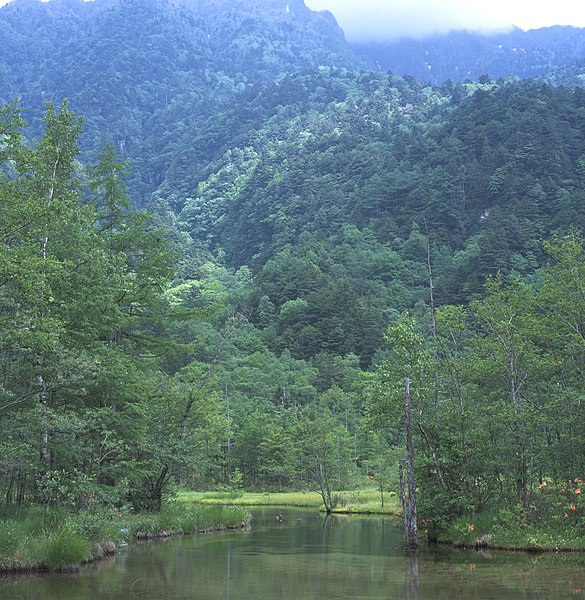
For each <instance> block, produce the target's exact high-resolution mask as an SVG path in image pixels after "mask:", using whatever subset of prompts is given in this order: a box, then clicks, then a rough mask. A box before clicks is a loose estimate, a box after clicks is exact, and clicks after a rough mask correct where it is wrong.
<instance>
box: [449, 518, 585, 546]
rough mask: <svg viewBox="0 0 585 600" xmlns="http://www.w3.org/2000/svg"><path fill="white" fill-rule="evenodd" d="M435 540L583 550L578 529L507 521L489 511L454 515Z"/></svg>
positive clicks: (455, 542) (457, 543)
mask: <svg viewBox="0 0 585 600" xmlns="http://www.w3.org/2000/svg"><path fill="white" fill-rule="evenodd" d="M438 541H439V542H442V543H452V544H454V545H456V546H461V547H476V548H478V547H485V548H492V549H500V550H523V551H529V552H545V551H555V552H558V551H583V550H585V536H583V535H582V534H580V531H579V529H575V528H571V527H559V526H556V525H553V524H550V525H548V526H546V525H537V524H530V523H522V522H516V523H509V522H507V521H506V520H503V519H502V518H501V515H496V514H493V513H483V514H479V515H473V516H467V517H461V518H459V519H457V520H456V521H455V522H454V523H453V524H452V525H451V527H449V529H447V530H446V531H444V532H442V533H441V535H440V536H439V540H438Z"/></svg>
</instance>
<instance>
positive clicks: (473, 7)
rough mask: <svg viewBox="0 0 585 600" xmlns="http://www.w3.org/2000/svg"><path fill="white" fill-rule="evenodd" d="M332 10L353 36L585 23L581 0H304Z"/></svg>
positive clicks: (392, 36)
mask: <svg viewBox="0 0 585 600" xmlns="http://www.w3.org/2000/svg"><path fill="white" fill-rule="evenodd" d="M305 4H306V5H307V6H308V7H309V8H311V9H312V10H329V11H331V12H332V13H333V14H334V15H335V17H336V19H337V22H338V23H339V25H340V26H341V27H342V28H343V30H344V31H345V35H346V37H347V39H348V40H350V41H361V40H363V39H395V38H398V37H407V36H414V37H423V36H425V35H429V34H432V33H439V32H446V31H449V30H451V29H471V30H477V31H494V30H498V29H502V30H503V29H507V28H510V27H511V26H512V25H515V26H517V27H520V28H521V29H536V28H538V27H548V26H550V25H574V26H575V27H585V2H583V0H305Z"/></svg>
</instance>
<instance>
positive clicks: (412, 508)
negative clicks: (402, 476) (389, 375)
mask: <svg viewBox="0 0 585 600" xmlns="http://www.w3.org/2000/svg"><path fill="white" fill-rule="evenodd" d="M404 412H405V414H406V479H407V488H408V497H407V499H406V509H407V510H406V511H405V520H404V546H405V547H406V549H407V550H410V551H412V550H416V549H417V547H418V539H417V515H416V482H415V478H414V440H413V436H412V433H413V432H412V404H411V401H410V379H408V377H407V378H405V380H404Z"/></svg>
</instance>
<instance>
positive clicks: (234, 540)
mask: <svg viewBox="0 0 585 600" xmlns="http://www.w3.org/2000/svg"><path fill="white" fill-rule="evenodd" d="M253 515H254V519H253V524H252V527H251V528H250V529H249V530H247V531H243V532H241V531H236V532H228V533H224V534H209V535H196V536H188V537H184V538H174V539H171V540H168V541H165V542H151V543H146V544H133V545H130V546H129V547H127V548H125V549H123V551H122V552H121V553H120V554H119V555H118V556H117V557H115V558H112V559H109V560H106V561H102V562H99V563H95V564H92V565H88V566H87V567H85V568H84V569H83V570H82V572H81V574H78V575H66V576H63V575H32V576H31V575H27V576H17V577H13V576H11V577H5V578H3V579H0V598H2V599H4V598H5V599H7V600H37V599H41V598H42V599H43V600H86V599H87V600H90V599H91V600H122V599H124V600H129V599H136V598H147V599H148V600H163V599H164V600H178V599H181V600H185V599H189V600H297V599H299V600H300V599H302V600H317V599H319V600H323V599H347V600H362V599H363V600H366V599H367V600H374V599H376V600H382V599H384V600H390V599H406V600H423V599H425V600H426V599H429V600H430V599H433V600H440V599H449V600H451V599H454V598H474V599H480V600H487V599H512V598H514V599H523V598H525V599H531V600H534V599H551V600H552V599H560V598H575V597H579V596H581V595H582V594H583V593H584V592H585V555H584V554H541V555H529V554H525V553H505V552H499V553H495V552H493V553H489V552H484V553H479V552H476V551H465V552H460V551H456V550H453V549H451V548H448V547H433V548H428V549H427V548H425V549H423V550H422V551H420V552H419V553H418V556H417V557H416V558H409V557H407V556H405V555H404V554H403V552H402V550H401V534H400V532H399V531H398V530H397V529H396V528H395V527H394V526H393V524H392V522H391V521H390V520H388V519H382V518H379V517H357V516H351V517H338V516H333V517H329V518H325V517H324V516H323V515H320V514H318V513H317V512H315V511H309V510H302V509H281V510H279V511H276V510H274V509H266V510H256V511H254V512H253ZM277 515H282V520H280V518H278V519H277Z"/></svg>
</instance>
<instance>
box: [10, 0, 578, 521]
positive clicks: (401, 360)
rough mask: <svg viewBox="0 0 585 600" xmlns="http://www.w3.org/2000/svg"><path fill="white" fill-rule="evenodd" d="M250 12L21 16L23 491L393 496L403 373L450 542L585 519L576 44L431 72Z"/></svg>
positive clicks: (73, 8)
mask: <svg viewBox="0 0 585 600" xmlns="http://www.w3.org/2000/svg"><path fill="white" fill-rule="evenodd" d="M252 4H253V6H254V7H255V8H251V7H250V6H248V4H244V3H239V2H234V3H221V4H217V3H214V2H211V0H209V1H206V2H202V3H190V2H187V1H186V0H185V1H180V2H179V1H178V2H168V1H163V0H149V1H148V2H136V1H135V0H95V2H93V3H87V4H86V3H83V2H80V1H79V2H78V1H77V0H52V1H51V2H49V3H46V4H45V3H39V2H36V0H15V1H14V2H13V3H11V4H8V5H7V6H5V7H3V8H2V9H0V32H1V35H2V39H3V40H8V41H9V43H3V44H0V98H1V99H2V101H3V105H2V106H3V107H2V109H1V112H0V202H1V204H2V212H1V213H0V240H1V244H0V376H1V378H0V491H1V493H2V502H3V503H5V504H8V505H11V504H18V505H20V504H23V503H28V502H39V503H45V504H47V503H58V504H61V505H70V506H71V507H73V506H77V505H79V504H80V502H84V503H85V502H87V499H89V498H91V501H92V502H99V503H102V504H106V505H110V506H116V507H118V506H127V507H131V508H132V509H134V510H142V509H157V508H160V505H161V502H162V500H163V498H164V497H165V495H167V494H170V493H171V492H172V491H173V489H175V488H176V486H184V487H190V488H193V489H209V488H216V489H239V488H243V487H245V488H248V489H294V488H296V489H301V488H303V487H313V486H314V487H317V488H318V489H319V490H320V491H321V492H322V493H323V494H324V500H325V501H326V502H329V503H333V502H334V499H333V496H332V495H331V490H333V489H350V488H352V487H357V486H360V485H365V484H366V483H368V482H370V483H372V482H374V483H375V484H376V485H379V486H380V487H381V488H382V489H388V488H391V489H394V490H396V489H397V464H398V460H399V458H401V457H402V455H403V447H404V441H405V440H404V431H403V420H404V415H403V408H402V402H403V393H404V390H403V381H404V379H405V378H409V379H410V380H411V390H412V399H413V405H414V415H415V423H416V427H415V443H416V451H417V474H418V482H419V486H420V491H421V493H420V512H421V516H422V517H423V518H424V519H426V520H427V522H428V524H429V525H428V528H429V530H434V529H439V528H441V527H444V526H445V525H447V524H448V523H449V522H450V521H451V520H452V519H453V518H455V517H457V516H459V515H461V514H463V513H466V512H477V511H481V510H485V509H488V508H489V509H493V510H501V511H508V512H507V513H505V512H502V514H505V515H508V518H510V519H512V518H513V516H514V515H517V514H519V513H518V512H514V511H522V514H523V515H524V516H523V517H522V518H526V519H530V520H534V521H535V522H537V521H538V522H543V523H544V522H549V521H551V520H553V521H555V522H556V521H558V522H559V523H558V524H560V525H563V526H565V525H566V526H568V527H569V526H570V527H575V526H578V524H579V523H580V519H581V517H582V510H583V507H582V506H580V505H579V504H578V503H577V502H576V500H575V498H576V496H575V495H574V494H575V490H576V489H579V488H578V485H580V484H579V483H578V482H579V481H580V480H579V478H580V477H582V476H583V474H584V470H585V469H584V467H585V465H584V464H583V463H584V462H585V452H584V451H585V448H584V447H583V444H584V443H585V436H584V433H585V432H584V431H583V427H584V425H583V424H584V423H585V418H584V417H585V415H584V414H583V402H582V398H583V394H584V393H585V389H584V387H583V380H582V379H583V378H582V369H583V360H584V359H585V354H584V351H585V346H584V335H585V332H584V318H585V315H584V313H583V295H584V293H585V291H584V289H583V280H584V277H585V240H584V239H583V237H582V233H581V230H582V229H583V227H584V226H585V208H584V203H583V200H584V197H583V194H584V191H583V189H584V187H583V182H584V178H585V154H584V153H583V148H584V147H585V91H584V90H583V89H582V88H581V87H579V86H578V85H574V84H575V81H573V82H572V83H573V85H569V86H561V85H558V84H559V83H560V82H561V81H567V82H569V79H570V76H569V75H570V74H571V73H573V74H575V73H576V72H577V71H575V69H577V70H578V69H579V67H578V66H575V65H573V64H572V63H571V60H572V59H576V58H577V57H576V56H570V57H568V58H567V59H566V60H565V62H564V63H563V64H562V67H563V69H562V70H556V67H558V66H559V65H560V63H561V61H560V60H559V61H558V62H554V61H552V62H550V63H547V67H550V68H547V69H543V72H542V73H539V74H542V75H543V76H544V75H546V80H545V79H539V80H521V79H517V78H514V79H512V78H510V79H498V80H491V79H490V77H489V76H482V77H480V78H478V80H477V81H473V82H472V81H468V82H464V83H453V82H446V83H443V84H442V85H440V86H432V85H431V84H428V83H424V82H420V81H417V80H416V79H415V78H414V77H409V76H405V77H401V76H398V75H394V74H392V73H389V72H379V71H373V70H369V69H368V67H367V63H366V61H365V59H362V58H360V57H359V56H358V55H357V54H356V53H355V52H354V51H353V50H352V49H351V48H350V47H349V46H348V45H347V43H346V42H345V40H344V38H343V34H342V32H341V30H339V28H338V27H337V25H336V24H335V21H334V19H333V18H332V17H331V15H328V14H327V13H318V14H315V13H311V11H309V10H308V9H307V8H306V7H305V6H304V4H303V3H302V2H290V3H286V2H279V1H277V0H274V1H273V2H266V3H258V4H256V3H252ZM25 15H26V16H27V17H28V18H27V19H23V16H25ZM205 15H206V16H205ZM31 31H34V32H35V36H36V39H37V40H38V43H37V44H34V45H32V46H31V45H30V44H28V43H27V42H26V40H27V36H28V35H30V33H31ZM55 31H58V32H61V35H54V32H55ZM50 32H53V34H51V33H50ZM572 34H574V35H576V32H572ZM559 35H561V33H560V32H559ZM121 49H122V50H121ZM22 55H24V56H26V60H25V61H24V62H22V67H21V66H20V65H21V63H20V62H17V61H16V58H15V57H16V56H22ZM544 71H546V73H544ZM520 75H521V74H520ZM17 96H19V97H20V98H21V100H20V101H18V100H16V97H17ZM67 98H68V99H69V100H67ZM43 100H50V101H51V102H49V103H47V104H46V105H45V107H44V112H42V110H41V104H43ZM27 123H28V124H27ZM139 209H140V210H139ZM546 480H548V481H549V482H550V483H551V485H550V487H549V488H548V489H549V490H551V494H550V495H549V496H546V497H545V496H544V495H543V494H542V493H541V492H542V482H543V481H546ZM553 482H556V483H559V488H558V490H562V491H557V492H556V493H554V494H553V493H552V489H553V485H552V483H553ZM569 482H572V483H571V484H570V483H569ZM572 507H574V508H572ZM564 514H566V515H567V517H564V516H563V515H564Z"/></svg>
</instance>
